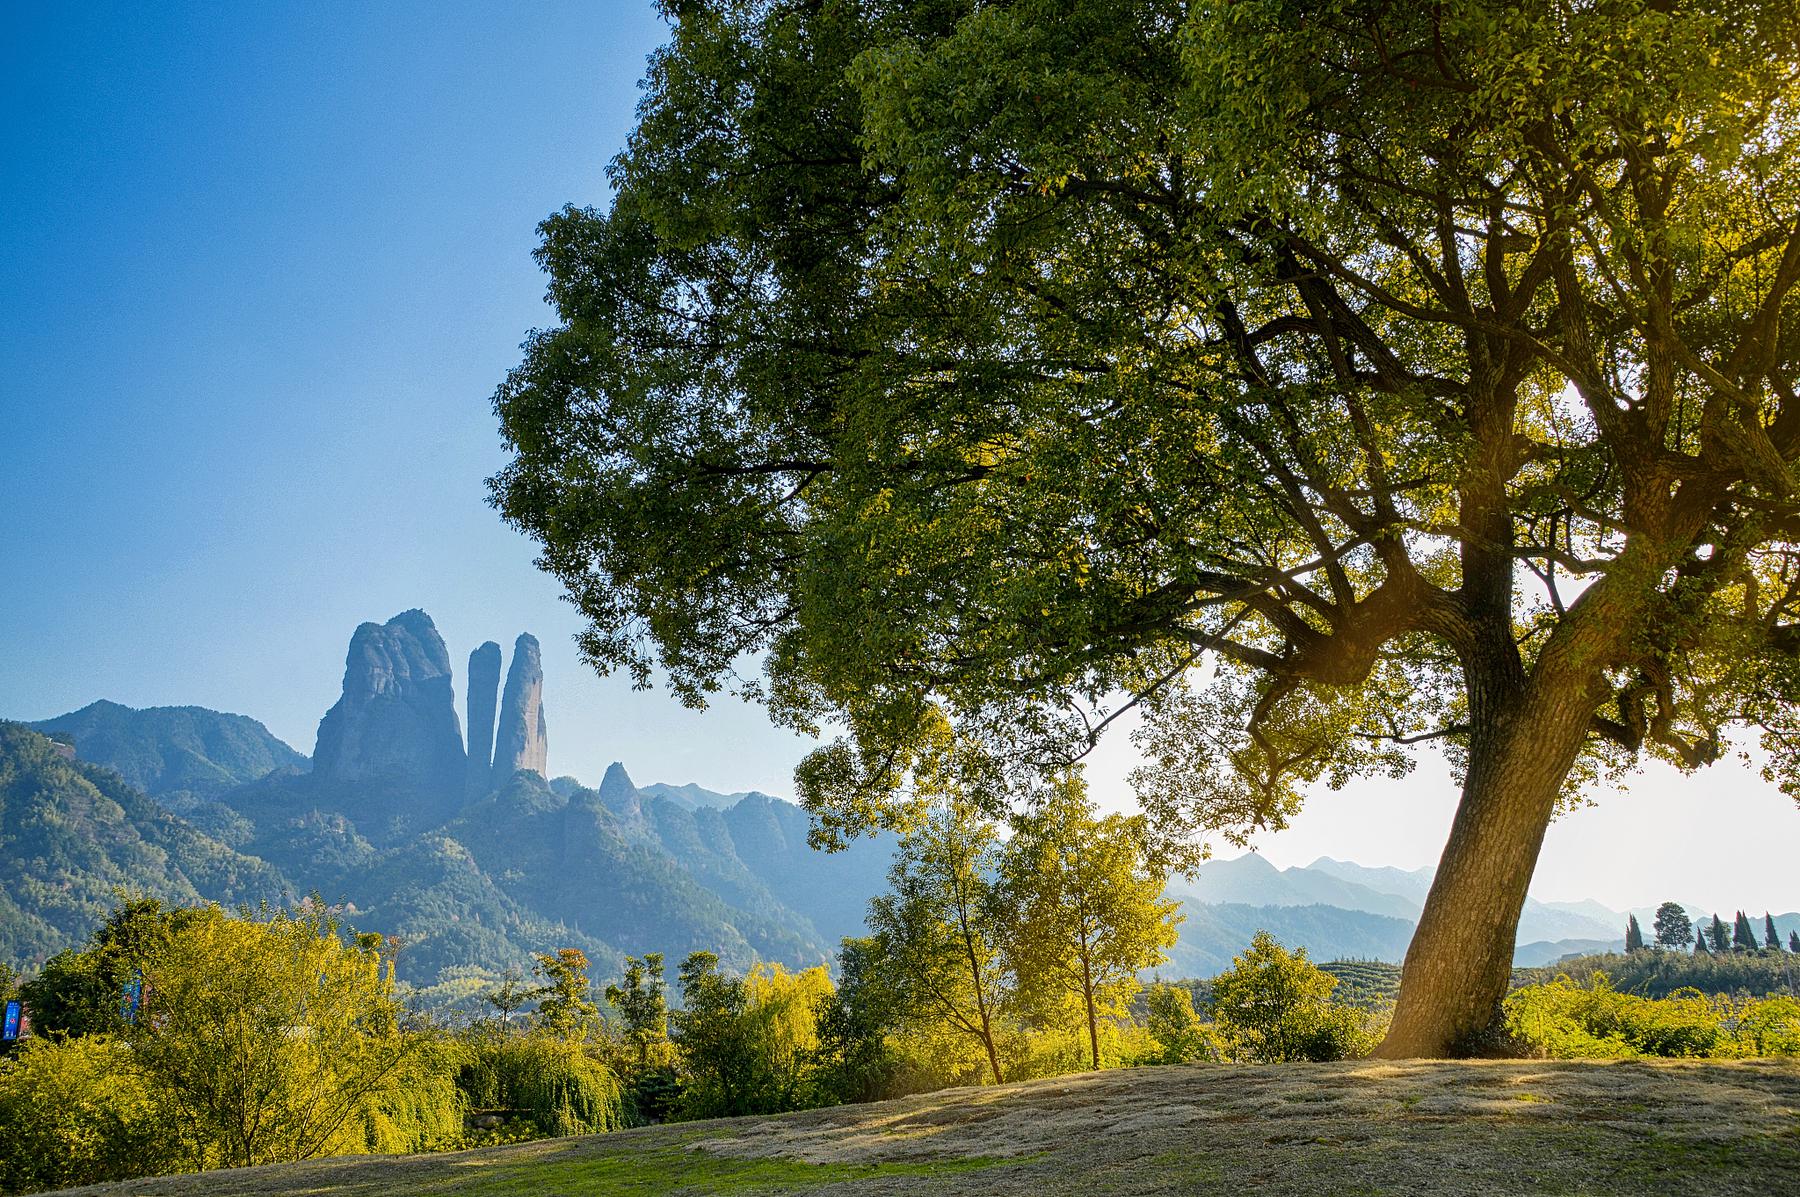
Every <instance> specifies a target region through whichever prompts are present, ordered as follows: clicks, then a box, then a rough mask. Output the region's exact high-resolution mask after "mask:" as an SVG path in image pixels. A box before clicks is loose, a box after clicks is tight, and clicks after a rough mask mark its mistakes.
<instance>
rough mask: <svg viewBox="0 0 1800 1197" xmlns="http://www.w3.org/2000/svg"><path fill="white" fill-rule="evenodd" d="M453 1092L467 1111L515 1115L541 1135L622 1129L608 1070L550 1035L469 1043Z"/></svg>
mask: <svg viewBox="0 0 1800 1197" xmlns="http://www.w3.org/2000/svg"><path fill="white" fill-rule="evenodd" d="M457 1086H458V1088H460V1089H461V1090H462V1092H463V1095H464V1096H465V1098H466V1099H467V1100H468V1103H469V1106H470V1107H471V1108H473V1109H477V1110H495V1111H504V1112H507V1113H510V1114H513V1115H516V1116H517V1117H519V1118H521V1119H523V1120H524V1121H526V1122H529V1123H530V1124H531V1125H532V1126H533V1127H535V1128H536V1129H537V1132H538V1133H539V1134H541V1135H550V1136H558V1135H586V1134H595V1133H597V1132H600V1131H610V1130H617V1129H619V1128H620V1127H622V1126H624V1125H625V1103H624V1092H623V1090H622V1088H621V1087H620V1085H619V1082H618V1079H617V1078H616V1077H615V1076H613V1074H612V1070H611V1069H609V1068H607V1067H606V1065H605V1064H603V1063H601V1062H600V1061H599V1060H597V1059H595V1058H594V1057H593V1055H592V1054H590V1052H589V1051H588V1050H587V1049H586V1048H584V1047H583V1046H582V1045H581V1044H580V1043H577V1042H572V1041H569V1040H566V1039H560V1038H556V1037H553V1036H550V1035H524V1036H517V1037H508V1036H495V1035H488V1036H481V1037H477V1038H475V1039H472V1040H471V1041H470V1042H469V1044H468V1046H467V1048H466V1055H465V1057H464V1061H463V1065H462V1068H461V1071H460V1072H459V1074H458V1076H457Z"/></svg>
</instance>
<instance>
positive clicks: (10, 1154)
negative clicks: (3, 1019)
mask: <svg viewBox="0 0 1800 1197" xmlns="http://www.w3.org/2000/svg"><path fill="white" fill-rule="evenodd" d="M130 1054H131V1053H130V1049H128V1048H127V1047H125V1046H124V1045H123V1044H121V1043H119V1042H117V1041H116V1040H114V1039H112V1038H111V1037H109V1036H103V1035H94V1036H90V1037H87V1038H83V1039H74V1040H70V1041H69V1042H66V1043H51V1042H47V1041H44V1040H39V1041H37V1042H35V1043H31V1044H28V1045H26V1046H25V1047H24V1048H23V1049H21V1050H20V1052H19V1054H18V1056H17V1057H15V1058H14V1059H12V1060H10V1061H7V1062H5V1063H4V1064H0V1128H4V1129H3V1130H0V1190H4V1191H5V1192H9V1193H20V1192H30V1191H33V1190H36V1189H55V1188H61V1187H64V1186H67V1185H78V1184H87V1183H90V1182H92V1181H97V1180H111V1179H117V1178H122V1177H127V1176H142V1175H145V1174H147V1173H162V1172H172V1171H177V1170H180V1169H181V1168H182V1167H183V1165H184V1164H185V1163H186V1162H187V1159H186V1157H187V1156H188V1154H189V1152H188V1151H187V1150H186V1145H184V1143H183V1141H182V1140H183V1138H184V1135H183V1133H182V1128H181V1125H180V1123H179V1122H178V1121H177V1120H175V1119H174V1118H173V1117H171V1114H172V1111H169V1110H168V1109H167V1108H166V1103H164V1102H163V1101H161V1100H159V1097H158V1095H157V1094H156V1092H155V1091H154V1090H153V1089H151V1087H150V1086H149V1085H148V1084H146V1083H145V1082H144V1080H143V1079H142V1078H141V1077H140V1076H138V1075H137V1074H136V1073H135V1072H134V1071H133V1070H132V1069H131V1068H130Z"/></svg>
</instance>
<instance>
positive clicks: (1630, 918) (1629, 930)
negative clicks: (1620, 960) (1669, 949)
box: [1625, 914, 1644, 955]
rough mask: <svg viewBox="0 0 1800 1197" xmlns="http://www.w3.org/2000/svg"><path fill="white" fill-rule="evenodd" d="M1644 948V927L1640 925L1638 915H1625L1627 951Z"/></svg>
mask: <svg viewBox="0 0 1800 1197" xmlns="http://www.w3.org/2000/svg"><path fill="white" fill-rule="evenodd" d="M1643 950H1644V929H1643V928H1642V927H1640V926H1638V921H1637V915H1635V914H1632V915H1627V916H1625V953H1626V955H1630V954H1631V953H1632V952H1641V951H1643Z"/></svg>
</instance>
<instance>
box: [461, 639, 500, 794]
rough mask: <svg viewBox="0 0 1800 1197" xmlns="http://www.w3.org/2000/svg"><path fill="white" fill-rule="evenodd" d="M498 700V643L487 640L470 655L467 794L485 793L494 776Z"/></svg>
mask: <svg viewBox="0 0 1800 1197" xmlns="http://www.w3.org/2000/svg"><path fill="white" fill-rule="evenodd" d="M499 701H500V646H499V645H498V644H495V643H494V642H493V641H492V640H489V641H488V642H487V643H486V644H483V645H482V646H481V647H480V648H478V649H476V650H475V651H474V652H472V653H470V654H469V697H468V703H469V785H468V788H469V793H470V794H471V795H479V794H484V793H486V792H487V790H488V787H489V786H490V785H491V784H492V782H493V776H494V709H495V706H496V704H498V703H499Z"/></svg>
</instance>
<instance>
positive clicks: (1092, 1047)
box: [1081, 952, 1100, 1072]
mask: <svg viewBox="0 0 1800 1197" xmlns="http://www.w3.org/2000/svg"><path fill="white" fill-rule="evenodd" d="M1081 1000H1082V1002H1083V1004H1084V1005H1086V1006H1087V1024H1088V1055H1089V1058H1090V1059H1091V1060H1092V1062H1093V1068H1094V1070H1095V1071H1096V1072H1098V1071H1099V1069H1100V1020H1099V1018H1098V1017H1097V1016H1096V1015H1095V1013H1094V972H1093V969H1092V968H1090V967H1089V966H1088V958H1087V953H1086V952H1083V953H1082V955H1081Z"/></svg>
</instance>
